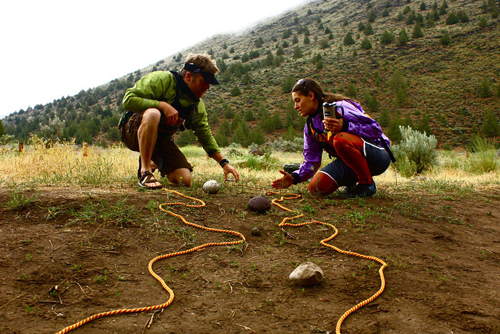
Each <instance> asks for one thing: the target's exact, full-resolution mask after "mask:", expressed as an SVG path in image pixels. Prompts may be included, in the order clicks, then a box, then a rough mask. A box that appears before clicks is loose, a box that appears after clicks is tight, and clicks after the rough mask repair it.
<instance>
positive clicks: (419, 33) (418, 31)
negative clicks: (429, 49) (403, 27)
mask: <svg viewBox="0 0 500 334" xmlns="http://www.w3.org/2000/svg"><path fill="white" fill-rule="evenodd" d="M411 37H412V38H420V37H424V33H423V32H422V29H421V28H420V24H418V22H416V23H415V26H414V27H413V32H412V34H411Z"/></svg>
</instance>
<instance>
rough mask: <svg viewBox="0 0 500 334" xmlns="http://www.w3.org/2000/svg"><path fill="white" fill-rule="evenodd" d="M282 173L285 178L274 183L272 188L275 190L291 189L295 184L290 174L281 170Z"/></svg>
mask: <svg viewBox="0 0 500 334" xmlns="http://www.w3.org/2000/svg"><path fill="white" fill-rule="evenodd" d="M280 173H281V174H283V177H281V178H279V179H276V180H274V181H273V183H271V186H272V187H273V188H274V189H285V188H288V187H290V186H291V185H292V184H293V183H294V182H295V179H294V178H293V176H292V175H290V174H289V173H287V172H285V171H284V170H280Z"/></svg>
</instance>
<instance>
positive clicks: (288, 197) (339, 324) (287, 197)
mask: <svg viewBox="0 0 500 334" xmlns="http://www.w3.org/2000/svg"><path fill="white" fill-rule="evenodd" d="M267 194H268V195H276V193H275V192H268V193H267ZM300 197H301V195H299V194H288V195H285V196H282V197H281V198H280V199H277V198H275V199H273V200H272V201H271V203H273V204H274V205H276V206H278V207H279V208H281V209H283V210H285V211H289V212H292V210H290V209H288V208H286V207H284V206H283V205H281V204H279V202H283V201H284V200H293V199H298V198H300ZM303 216H304V215H303V214H300V213H299V215H297V216H294V217H286V218H284V219H283V221H282V222H281V223H280V224H279V225H278V226H279V227H283V226H291V227H301V226H305V225H310V224H321V225H325V226H329V227H331V228H332V229H333V230H334V231H335V232H334V233H333V234H332V235H331V236H329V237H328V238H326V239H323V240H321V244H322V245H323V246H325V247H329V248H331V249H333V250H335V251H337V252H339V253H342V254H346V255H351V256H357V257H360V258H363V259H367V260H372V261H376V262H378V263H380V264H381V265H382V266H381V267H380V269H379V271H378V273H379V275H380V281H381V284H380V289H379V290H378V291H377V292H376V293H375V294H374V295H373V296H371V297H370V298H368V299H366V300H363V301H362V302H360V303H358V304H356V305H355V306H353V307H351V308H350V309H349V310H347V311H346V312H345V313H344V314H343V315H342V316H341V317H340V318H339V320H338V321H337V326H336V327H335V333H336V334H340V328H341V327H342V323H343V322H344V320H345V319H346V318H347V317H348V316H349V315H351V314H352V313H354V312H356V311H357V310H359V309H360V308H362V307H363V306H365V305H367V304H369V303H371V302H372V301H374V300H375V299H377V298H378V297H379V296H380V295H381V294H382V292H383V291H384V289H385V277H384V269H385V268H387V263H385V262H384V261H382V260H381V259H379V258H376V257H374V256H368V255H363V254H358V253H355V252H350V251H345V250H343V249H340V248H338V247H335V246H333V245H330V244H328V241H331V240H332V239H333V238H335V237H336V236H337V234H338V233H339V231H338V230H337V228H336V227H335V226H334V225H332V224H329V223H324V222H321V221H316V220H314V221H309V222H305V223H298V224H293V223H288V221H291V220H294V219H297V218H301V217H303Z"/></svg>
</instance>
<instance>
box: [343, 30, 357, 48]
mask: <svg viewBox="0 0 500 334" xmlns="http://www.w3.org/2000/svg"><path fill="white" fill-rule="evenodd" d="M355 43H356V42H355V41H354V38H352V34H351V32H348V33H347V34H346V35H345V37H344V45H345V46H349V45H353V44H355Z"/></svg>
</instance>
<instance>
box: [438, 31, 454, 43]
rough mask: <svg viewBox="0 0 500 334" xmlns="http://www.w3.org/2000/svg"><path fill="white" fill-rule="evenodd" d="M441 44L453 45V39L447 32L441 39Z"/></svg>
mask: <svg viewBox="0 0 500 334" xmlns="http://www.w3.org/2000/svg"><path fill="white" fill-rule="evenodd" d="M440 43H441V45H448V44H450V43H451V38H450V35H448V33H447V32H445V33H444V34H443V35H442V36H441V39H440Z"/></svg>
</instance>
